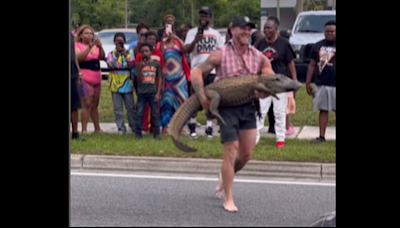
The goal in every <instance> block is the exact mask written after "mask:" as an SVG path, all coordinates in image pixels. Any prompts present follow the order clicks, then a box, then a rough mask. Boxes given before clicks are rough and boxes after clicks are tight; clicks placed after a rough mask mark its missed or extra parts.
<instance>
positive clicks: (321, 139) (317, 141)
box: [311, 137, 326, 144]
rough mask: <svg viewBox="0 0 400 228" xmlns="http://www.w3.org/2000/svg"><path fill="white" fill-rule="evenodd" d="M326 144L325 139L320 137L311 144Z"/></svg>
mask: <svg viewBox="0 0 400 228" xmlns="http://www.w3.org/2000/svg"><path fill="white" fill-rule="evenodd" d="M324 142H326V140H325V137H318V138H316V139H314V140H312V141H311V144H318V143H324Z"/></svg>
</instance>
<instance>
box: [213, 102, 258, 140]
mask: <svg viewBox="0 0 400 228" xmlns="http://www.w3.org/2000/svg"><path fill="white" fill-rule="evenodd" d="M218 111H219V114H220V115H221V117H222V118H223V119H224V120H225V123H226V125H225V126H222V125H221V124H219V126H220V129H221V143H226V142H234V141H237V140H238V135H239V131H240V130H250V129H257V122H256V116H255V115H254V113H255V112H256V109H255V107H254V105H253V103H247V104H244V105H241V106H236V107H226V108H219V109H218Z"/></svg>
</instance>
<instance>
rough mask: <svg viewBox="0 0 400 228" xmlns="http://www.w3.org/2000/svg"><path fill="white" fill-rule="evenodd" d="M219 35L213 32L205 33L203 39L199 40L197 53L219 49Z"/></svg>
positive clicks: (206, 52)
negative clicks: (212, 33)
mask: <svg viewBox="0 0 400 228" xmlns="http://www.w3.org/2000/svg"><path fill="white" fill-rule="evenodd" d="M217 47H218V45H217V37H216V36H215V35H211V34H204V35H203V39H201V40H200V41H199V42H197V54H210V53H211V52H213V51H215V50H217Z"/></svg>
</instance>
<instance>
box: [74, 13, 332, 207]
mask: <svg viewBox="0 0 400 228" xmlns="http://www.w3.org/2000/svg"><path fill="white" fill-rule="evenodd" d="M199 16H200V19H199V25H200V26H198V27H194V28H192V26H191V25H188V24H184V25H182V26H181V27H180V30H179V31H178V30H177V29H176V26H175V17H174V16H173V15H171V14H169V15H166V16H165V18H164V22H165V28H164V29H160V30H159V31H157V32H155V31H151V30H150V28H149V26H148V25H147V24H145V23H140V24H139V25H138V26H137V33H138V36H139V39H138V41H137V42H134V43H132V44H130V46H129V48H128V49H125V48H124V44H125V42H126V40H125V35H124V34H123V33H116V34H115V36H114V42H115V49H114V50H113V51H111V52H110V53H104V50H103V48H102V44H101V40H99V39H94V31H93V29H92V28H91V27H90V26H87V25H82V26H80V25H78V26H79V28H78V27H77V28H76V31H75V33H74V34H73V33H71V37H72V38H71V40H72V42H71V46H72V49H71V67H72V68H71V122H72V139H75V140H80V141H84V139H83V138H82V137H81V136H80V135H79V133H78V128H77V125H78V111H77V110H78V109H80V108H82V112H81V121H82V133H87V123H88V120H89V117H90V118H92V121H93V124H94V126H95V133H100V132H102V130H101V129H100V126H99V114H98V111H97V108H98V105H99V97H100V93H101V92H102V91H101V86H100V84H101V74H100V61H106V62H107V64H108V67H109V68H110V70H111V71H110V74H109V79H108V81H109V89H110V92H111V93H112V101H113V104H114V113H115V122H116V125H117V127H118V130H119V132H120V133H121V134H124V133H126V132H127V130H126V128H125V124H124V116H123V106H125V108H126V109H127V111H128V120H129V127H130V128H131V129H132V131H133V132H134V135H135V139H137V140H140V139H141V138H142V134H143V132H146V131H147V132H150V133H152V134H153V136H154V139H156V140H160V139H161V134H168V125H169V122H170V120H171V117H172V116H173V115H174V113H175V112H176V110H177V109H178V108H179V107H180V106H181V105H182V103H183V102H185V100H187V98H188V97H189V96H190V95H191V94H193V93H196V94H197V96H198V97H199V99H200V102H201V105H202V108H203V109H208V108H209V100H208V99H207V97H206V95H205V93H204V86H206V85H208V84H211V83H213V82H216V81H219V80H223V79H224V78H228V77H236V76H240V75H246V74H248V75H250V74H274V73H279V74H284V75H287V76H288V77H291V78H292V79H293V80H297V74H296V69H295V66H294V61H293V60H294V58H295V53H294V51H293V50H292V48H291V46H290V44H289V42H288V40H287V39H285V38H282V37H280V36H279V33H278V31H279V30H278V28H279V20H278V19H277V18H276V17H269V18H268V19H267V21H266V23H265V24H264V27H263V32H259V31H256V32H254V33H253V34H252V33H251V31H252V29H254V28H255V25H254V23H252V22H250V20H249V18H248V17H238V18H236V19H235V20H233V21H232V22H231V23H230V24H229V25H228V28H227V31H228V32H227V35H226V40H225V41H223V40H222V38H221V35H220V33H219V32H218V31H217V30H215V29H213V28H211V27H210V22H211V17H212V12H211V10H210V9H209V8H208V7H202V8H201V9H200V10H199ZM250 38H251V39H252V40H251V42H249V41H250V40H249V39H250ZM335 54H336V23H335V22H334V21H330V22H328V23H326V25H325V39H324V40H322V41H320V42H318V43H317V44H316V45H315V46H314V49H313V51H312V56H311V58H312V60H311V63H310V65H309V69H308V72H307V81H306V89H307V93H308V94H309V95H310V96H312V97H313V101H314V109H315V110H316V111H319V112H320V115H319V122H320V136H319V137H318V138H316V139H315V140H314V141H313V142H315V143H321V142H324V141H325V137H324V136H325V129H326V126H327V123H328V112H330V111H333V112H336V71H335V68H336V55H335ZM313 77H315V83H316V88H315V92H314V89H313V87H312V86H311V81H312V79H313ZM133 93H136V95H137V98H138V99H137V104H135V103H134V99H133ZM256 95H257V97H258V98H259V99H260V106H261V112H262V117H263V118H262V119H261V120H259V119H257V118H256V115H255V107H254V106H253V105H252V104H251V103H248V104H245V105H242V106H238V107H229V108H220V110H219V113H220V115H221V116H222V118H223V119H224V120H225V121H226V125H224V126H221V128H220V135H221V142H222V143H223V145H224V161H223V163H222V169H221V174H220V178H219V180H220V182H219V185H218V186H217V188H216V194H217V196H218V197H220V196H221V194H222V192H223V191H225V202H224V208H225V209H226V210H227V211H231V212H232V211H237V208H236V206H235V205H234V203H233V197H232V193H231V187H232V182H233V176H234V173H236V172H238V171H239V170H241V169H242V168H243V167H244V165H245V164H246V163H247V161H248V160H249V159H250V157H251V154H252V151H253V148H254V147H255V145H256V144H257V143H258V141H259V139H260V130H261V129H262V128H263V127H264V120H265V118H266V117H267V116H268V119H269V128H270V129H269V131H270V132H272V133H275V135H276V142H277V144H276V146H277V147H278V148H282V147H284V145H285V144H284V142H285V137H286V136H288V135H291V134H293V133H294V128H293V126H292V124H291V122H290V118H289V116H290V115H293V114H294V113H295V109H296V107H295V94H293V93H280V94H278V98H279V100H278V99H276V98H274V97H272V96H269V94H267V93H265V92H258V93H256ZM149 115H151V120H150V123H149ZM196 115H197V114H195V115H193V116H192V117H191V118H190V120H189V122H188V128H189V130H190V134H189V135H190V137H193V138H196V137H197V133H196V127H197V123H196ZM149 126H151V127H149ZM205 131H206V132H205V134H206V137H208V138H212V137H213V121H212V120H211V119H208V120H207V123H206V130H205ZM238 151H239V155H238V156H236V154H237V153H238Z"/></svg>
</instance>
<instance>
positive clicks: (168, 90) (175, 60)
mask: <svg viewBox="0 0 400 228" xmlns="http://www.w3.org/2000/svg"><path fill="white" fill-rule="evenodd" d="M164 48H165V49H164V63H165V64H164V66H165V70H166V74H165V87H164V94H163V98H162V100H161V113H162V114H161V126H162V127H168V124H169V122H170V120H171V118H172V116H173V115H174V113H175V112H176V110H178V108H179V107H180V106H181V104H182V103H183V102H184V101H185V100H186V99H187V98H188V90H187V80H186V76H185V74H184V71H183V66H182V52H181V51H180V50H179V48H178V47H177V46H176V45H174V47H173V48H167V47H164Z"/></svg>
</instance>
